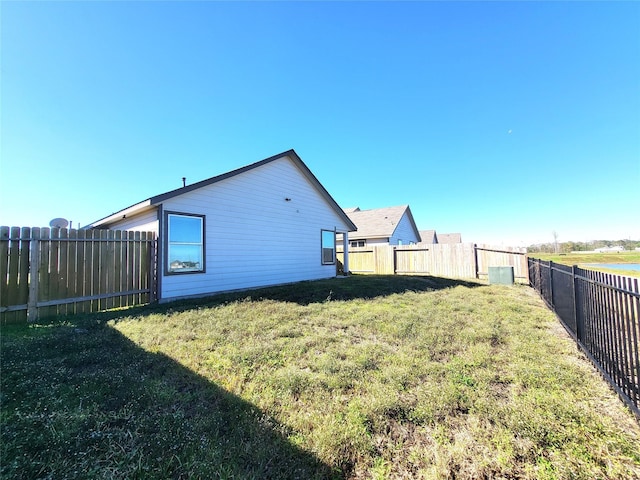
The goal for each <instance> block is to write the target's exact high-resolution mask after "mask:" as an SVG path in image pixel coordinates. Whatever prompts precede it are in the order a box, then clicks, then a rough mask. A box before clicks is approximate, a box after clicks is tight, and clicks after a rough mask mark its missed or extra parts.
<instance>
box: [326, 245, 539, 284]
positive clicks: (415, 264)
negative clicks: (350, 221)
mask: <svg viewBox="0 0 640 480" xmlns="http://www.w3.org/2000/svg"><path fill="white" fill-rule="evenodd" d="M341 248H342V247H338V250H337V253H338V260H340V261H343V258H344V252H343V250H342V249H341ZM491 266H512V267H514V275H515V277H516V278H520V279H523V280H527V279H528V277H527V275H528V269H527V260H526V249H523V248H510V247H491V246H485V245H476V244H473V243H456V244H433V245H376V246H371V247H358V248H349V270H350V271H351V272H353V273H365V274H366V273H373V274H381V275H394V274H397V275H437V276H443V277H451V278H483V277H484V276H487V275H488V271H489V267H491Z"/></svg>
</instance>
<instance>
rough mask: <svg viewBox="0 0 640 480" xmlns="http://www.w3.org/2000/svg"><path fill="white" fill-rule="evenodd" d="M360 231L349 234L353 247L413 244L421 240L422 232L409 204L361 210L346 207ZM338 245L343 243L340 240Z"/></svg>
mask: <svg viewBox="0 0 640 480" xmlns="http://www.w3.org/2000/svg"><path fill="white" fill-rule="evenodd" d="M344 211H345V213H346V214H347V216H348V217H349V219H350V220H351V221H352V222H353V223H354V224H355V225H356V226H357V227H358V231H357V232H355V233H353V234H352V235H350V236H349V242H350V243H349V245H350V246H351V247H365V246H372V245H412V244H415V243H418V242H419V241H420V233H419V232H418V228H417V227H416V223H415V221H414V220H413V215H412V214H411V209H410V208H409V205H401V206H398V207H386V208H374V209H370V210H361V209H360V208H359V207H354V208H345V209H344ZM338 245H342V244H341V243H340V240H338Z"/></svg>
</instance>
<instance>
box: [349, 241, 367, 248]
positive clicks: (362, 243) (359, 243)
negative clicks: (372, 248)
mask: <svg viewBox="0 0 640 480" xmlns="http://www.w3.org/2000/svg"><path fill="white" fill-rule="evenodd" d="M351 246H352V247H364V246H365V240H354V241H352V242H351Z"/></svg>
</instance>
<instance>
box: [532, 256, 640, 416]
mask: <svg viewBox="0 0 640 480" xmlns="http://www.w3.org/2000/svg"><path fill="white" fill-rule="evenodd" d="M528 267H529V278H530V285H531V286H532V287H533V288H535V289H536V290H537V291H538V292H539V293H540V295H541V296H542V298H543V299H544V300H545V302H546V303H547V305H549V307H550V308H551V309H553V310H554V311H555V313H556V314H557V315H558V317H559V318H560V320H561V322H562V323H563V324H564V327H565V329H566V330H567V331H568V332H569V334H570V335H571V336H572V337H573V338H574V340H575V341H576V343H577V345H578V347H579V348H580V349H581V350H583V351H584V352H585V353H586V354H587V356H588V357H589V359H590V360H591V361H592V362H593V363H594V364H595V365H596V367H597V368H598V369H599V370H600V372H601V373H602V374H603V376H604V377H605V378H606V379H607V380H608V381H609V383H610V384H611V385H612V386H613V388H614V389H615V390H616V391H617V392H618V394H619V395H620V396H621V398H622V399H623V400H624V401H625V403H627V405H629V407H630V408H631V410H632V411H633V412H634V413H635V414H636V416H638V417H640V353H639V350H638V349H639V343H638V339H639V338H640V327H639V312H640V289H639V288H638V279H637V278H631V277H627V276H623V275H613V274H608V273H603V272H597V271H593V270H585V269H582V268H579V267H577V266H567V265H561V264H558V263H554V262H551V261H548V262H547V261H544V260H538V259H533V258H530V259H529V260H528Z"/></svg>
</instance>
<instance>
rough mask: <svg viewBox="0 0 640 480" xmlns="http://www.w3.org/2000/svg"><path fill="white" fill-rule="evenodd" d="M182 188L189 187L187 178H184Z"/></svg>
mask: <svg viewBox="0 0 640 480" xmlns="http://www.w3.org/2000/svg"><path fill="white" fill-rule="evenodd" d="M182 186H183V187H186V186H187V177H182Z"/></svg>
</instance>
